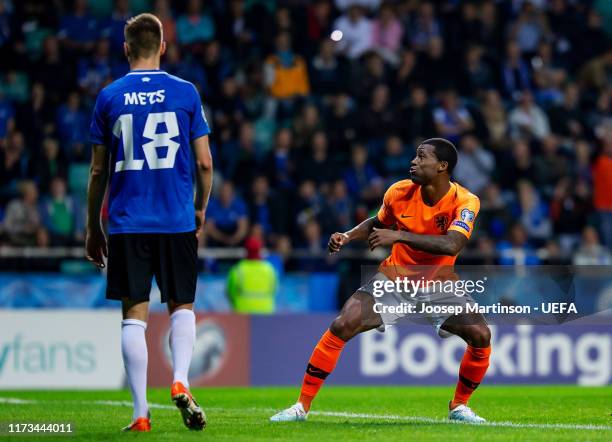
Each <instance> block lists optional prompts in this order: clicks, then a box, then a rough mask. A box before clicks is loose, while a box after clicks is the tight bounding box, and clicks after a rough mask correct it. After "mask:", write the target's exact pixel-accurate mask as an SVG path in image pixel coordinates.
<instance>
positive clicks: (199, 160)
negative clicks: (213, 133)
mask: <svg viewBox="0 0 612 442" xmlns="http://www.w3.org/2000/svg"><path fill="white" fill-rule="evenodd" d="M192 144H193V152H194V157H195V162H196V192H195V200H194V205H195V210H196V234H198V235H199V232H200V229H201V227H202V223H203V222H204V213H205V212H206V207H207V206H208V198H209V197H210V190H211V189H212V180H213V162H212V155H211V153H210V146H209V144H208V135H204V136H202V137H200V138H196V139H195V140H193V141H192Z"/></svg>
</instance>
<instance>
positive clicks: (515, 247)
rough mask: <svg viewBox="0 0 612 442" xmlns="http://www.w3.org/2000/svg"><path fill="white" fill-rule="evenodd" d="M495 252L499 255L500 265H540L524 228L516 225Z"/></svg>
mask: <svg viewBox="0 0 612 442" xmlns="http://www.w3.org/2000/svg"><path fill="white" fill-rule="evenodd" d="M497 251H498V252H499V253H500V257H499V264H501V265H536V264H540V259H539V258H538V255H537V254H536V251H535V249H534V248H533V247H532V246H531V244H529V241H528V238H527V232H526V231H525V228H524V227H523V226H522V225H521V224H518V223H517V224H514V225H513V226H512V227H511V228H510V234H509V236H508V240H507V241H501V242H499V243H498V245H497Z"/></svg>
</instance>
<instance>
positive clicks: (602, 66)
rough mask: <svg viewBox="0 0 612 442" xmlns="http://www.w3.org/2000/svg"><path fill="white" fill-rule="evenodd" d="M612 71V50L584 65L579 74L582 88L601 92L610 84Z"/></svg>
mask: <svg viewBox="0 0 612 442" xmlns="http://www.w3.org/2000/svg"><path fill="white" fill-rule="evenodd" d="M611 69H612V49H610V50H609V51H608V52H606V53H604V54H603V55H601V56H599V57H597V58H594V59H592V60H590V61H589V62H588V63H586V64H585V65H584V67H583V68H582V69H581V70H580V72H579V73H578V81H579V84H580V86H581V87H583V88H585V89H587V90H601V89H602V88H604V87H606V86H608V85H609V84H610V81H609V80H610V70H611Z"/></svg>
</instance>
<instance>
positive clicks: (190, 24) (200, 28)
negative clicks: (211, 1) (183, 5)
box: [176, 0, 215, 50]
mask: <svg viewBox="0 0 612 442" xmlns="http://www.w3.org/2000/svg"><path fill="white" fill-rule="evenodd" d="M176 35H177V39H178V42H179V43H180V44H181V45H182V46H191V47H192V49H195V50H199V45H201V44H202V43H205V42H207V41H210V40H212V39H213V38H214V37H215V22H214V21H213V19H212V17H211V16H210V15H209V14H208V13H206V12H204V11H203V9H202V1H201V0H188V2H187V11H186V13H185V14H182V15H181V16H179V18H178V20H177V21H176Z"/></svg>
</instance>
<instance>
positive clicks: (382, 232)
mask: <svg viewBox="0 0 612 442" xmlns="http://www.w3.org/2000/svg"><path fill="white" fill-rule="evenodd" d="M399 239H400V238H399V232H398V231H397V230H388V229H377V228H376V227H374V229H373V230H372V233H370V236H369V237H368V242H369V244H370V250H374V249H375V248H376V247H380V246H390V245H392V244H393V243H394V242H396V241H399Z"/></svg>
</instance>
